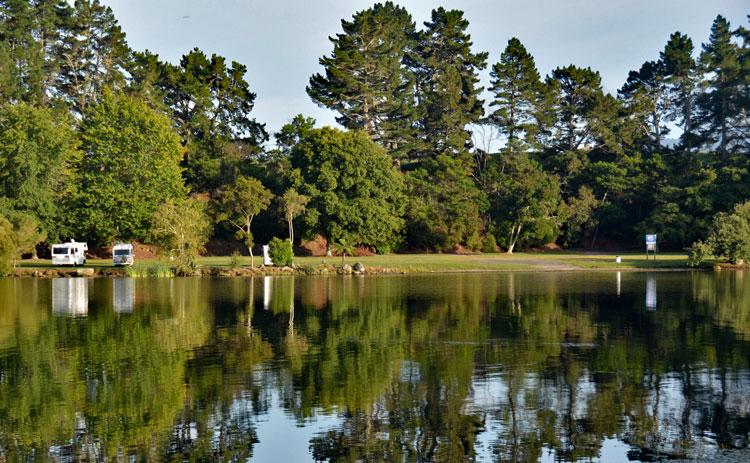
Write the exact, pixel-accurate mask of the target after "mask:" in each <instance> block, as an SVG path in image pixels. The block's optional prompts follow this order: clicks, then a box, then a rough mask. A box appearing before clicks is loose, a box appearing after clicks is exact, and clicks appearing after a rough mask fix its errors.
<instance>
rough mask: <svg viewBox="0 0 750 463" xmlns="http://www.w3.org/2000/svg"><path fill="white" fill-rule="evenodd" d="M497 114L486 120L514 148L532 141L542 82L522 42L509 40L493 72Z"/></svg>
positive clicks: (514, 39) (491, 88) (515, 39)
mask: <svg viewBox="0 0 750 463" xmlns="http://www.w3.org/2000/svg"><path fill="white" fill-rule="evenodd" d="M490 76H491V77H492V81H491V83H492V86H491V87H490V89H489V90H490V92H492V94H493V100H492V102H491V103H490V106H491V107H496V108H497V109H495V111H494V112H492V114H490V115H489V116H488V117H487V121H488V122H489V123H491V124H493V125H495V126H496V127H497V128H498V129H499V131H500V133H501V134H502V135H505V137H507V140H508V146H510V147H512V146H514V145H515V144H517V143H518V142H519V141H520V140H524V141H532V140H533V138H534V135H535V134H536V132H537V131H536V127H538V125H537V124H536V119H535V115H536V113H537V112H538V107H539V104H540V98H541V92H542V88H541V87H542V82H541V80H540V78H539V71H537V69H536V64H535V63H534V57H532V56H531V55H530V54H529V52H527V51H526V48H525V47H524V46H523V44H522V43H521V41H520V40H518V39H517V38H515V37H513V38H512V39H510V40H509V41H508V46H507V47H505V51H503V53H502V55H500V62H499V63H495V64H494V65H493V66H492V71H491V72H490Z"/></svg>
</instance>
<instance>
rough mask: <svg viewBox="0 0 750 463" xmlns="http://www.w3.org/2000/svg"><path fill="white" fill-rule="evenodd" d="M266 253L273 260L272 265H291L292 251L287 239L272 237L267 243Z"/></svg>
mask: <svg viewBox="0 0 750 463" xmlns="http://www.w3.org/2000/svg"><path fill="white" fill-rule="evenodd" d="M268 254H269V256H270V257H271V261H273V265H276V266H278V267H288V266H290V265H292V262H293V260H294V253H293V252H292V243H291V242H290V241H289V240H282V239H280V238H277V237H275V236H274V237H273V238H272V239H271V241H270V242H269V243H268Z"/></svg>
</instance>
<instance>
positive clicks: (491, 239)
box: [482, 233, 497, 254]
mask: <svg viewBox="0 0 750 463" xmlns="http://www.w3.org/2000/svg"><path fill="white" fill-rule="evenodd" d="M482 252H484V253H487V254H491V253H493V252H497V240H495V235H493V234H492V233H487V236H485V237H484V241H483V242H482Z"/></svg>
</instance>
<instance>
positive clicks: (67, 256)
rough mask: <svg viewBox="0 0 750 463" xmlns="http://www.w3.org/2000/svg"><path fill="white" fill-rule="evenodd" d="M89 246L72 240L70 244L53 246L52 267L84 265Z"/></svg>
mask: <svg viewBox="0 0 750 463" xmlns="http://www.w3.org/2000/svg"><path fill="white" fill-rule="evenodd" d="M88 250H89V246H88V244H86V243H79V242H76V241H73V240H70V242H69V243H62V244H53V245H52V265H73V266H76V265H84V264H85V263H86V251H88Z"/></svg>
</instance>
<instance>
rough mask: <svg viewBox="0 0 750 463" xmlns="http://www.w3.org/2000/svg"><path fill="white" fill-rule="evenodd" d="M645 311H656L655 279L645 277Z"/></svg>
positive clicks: (649, 276)
mask: <svg viewBox="0 0 750 463" xmlns="http://www.w3.org/2000/svg"><path fill="white" fill-rule="evenodd" d="M646 310H656V277H655V276H653V275H648V276H646Z"/></svg>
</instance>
